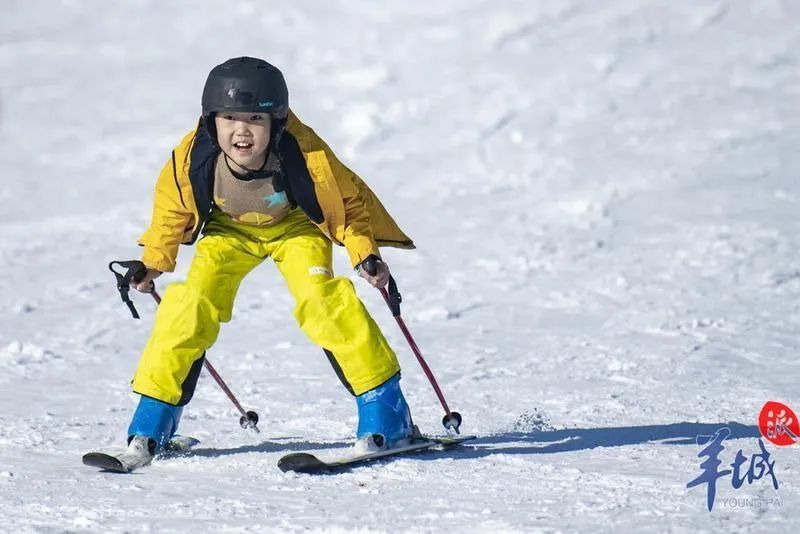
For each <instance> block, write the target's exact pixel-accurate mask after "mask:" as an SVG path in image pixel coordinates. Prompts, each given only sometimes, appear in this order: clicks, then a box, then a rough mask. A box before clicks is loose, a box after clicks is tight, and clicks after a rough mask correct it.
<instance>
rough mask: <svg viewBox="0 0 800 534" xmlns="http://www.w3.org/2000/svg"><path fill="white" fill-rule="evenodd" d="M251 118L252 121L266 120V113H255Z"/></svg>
mask: <svg viewBox="0 0 800 534" xmlns="http://www.w3.org/2000/svg"><path fill="white" fill-rule="evenodd" d="M250 120H251V121H263V120H264V115H253V116H251V117H250Z"/></svg>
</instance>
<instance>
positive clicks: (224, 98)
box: [202, 57, 289, 142]
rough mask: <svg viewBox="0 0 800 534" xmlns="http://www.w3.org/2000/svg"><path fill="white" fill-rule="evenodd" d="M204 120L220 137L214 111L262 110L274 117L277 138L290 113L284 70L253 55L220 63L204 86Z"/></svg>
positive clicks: (214, 133) (273, 123) (210, 129)
mask: <svg viewBox="0 0 800 534" xmlns="http://www.w3.org/2000/svg"><path fill="white" fill-rule="evenodd" d="M202 108H203V121H204V122H205V124H206V128H207V129H208V130H209V132H210V133H211V134H212V137H213V138H214V139H215V140H216V128H214V121H213V120H212V119H213V114H214V113H219V112H223V111H229V112H236V111H245V112H259V113H267V114H269V115H271V116H272V130H273V132H272V133H273V138H274V141H276V142H277V140H278V139H277V137H279V136H280V133H281V132H282V130H283V128H284V126H285V125H286V118H287V116H288V114H289V90H288V88H287V87H286V80H285V79H284V78H283V74H282V73H281V71H280V70H279V69H278V68H277V67H275V66H273V65H270V64H269V63H267V62H266V61H264V60H263V59H257V58H252V57H237V58H233V59H229V60H228V61H226V62H224V63H222V64H220V65H217V66H216V67H214V68H213V69H211V72H210V73H209V74H208V78H207V79H206V85H205V87H204V88H203V99H202Z"/></svg>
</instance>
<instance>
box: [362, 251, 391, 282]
mask: <svg viewBox="0 0 800 534" xmlns="http://www.w3.org/2000/svg"><path fill="white" fill-rule="evenodd" d="M356 270H357V271H358V275H359V276H360V277H361V278H363V279H364V280H366V281H367V282H369V283H370V284H371V285H372V286H374V287H378V288H380V287H385V286H386V284H388V283H389V276H390V273H389V266H388V265H386V263H384V261H383V260H382V259H380V258H379V257H377V256H375V255H372V256H370V257H369V258H367V259H366V260H364V261H362V262H361V263H359V264H358V267H356Z"/></svg>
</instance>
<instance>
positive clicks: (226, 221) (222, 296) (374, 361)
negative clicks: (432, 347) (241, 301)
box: [131, 209, 400, 405]
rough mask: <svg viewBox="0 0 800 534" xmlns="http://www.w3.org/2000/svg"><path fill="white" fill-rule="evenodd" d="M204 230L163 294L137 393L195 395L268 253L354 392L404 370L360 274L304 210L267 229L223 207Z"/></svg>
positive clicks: (299, 315)
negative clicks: (367, 301) (222, 331)
mask: <svg viewBox="0 0 800 534" xmlns="http://www.w3.org/2000/svg"><path fill="white" fill-rule="evenodd" d="M204 234H205V235H204V236H203V238H202V239H200V240H199V241H198V243H197V247H196V252H195V256H194V259H193V260H192V265H191V267H190V270H189V274H188V276H187V279H186V282H183V283H175V284H172V285H170V286H169V287H168V288H167V289H166V291H165V292H164V295H163V300H162V301H161V304H160V305H159V307H158V311H157V313H156V319H155V325H154V327H153V332H152V334H151V336H150V340H149V341H148V343H147V345H146V347H145V349H144V352H143V354H142V357H141V360H140V361H139V366H138V368H137V370H136V374H135V376H134V378H133V381H132V383H131V384H132V387H133V390H134V391H135V392H136V393H139V394H141V395H146V396H148V397H153V398H155V399H159V400H161V401H164V402H167V403H169V404H174V405H184V404H186V403H188V402H189V400H191V397H192V395H193V393H194V386H195V383H196V381H197V376H198V375H199V373H200V369H201V366H202V362H203V356H204V353H205V350H206V349H208V348H209V347H211V345H213V344H214V342H215V341H216V339H217V334H218V333H219V326H220V323H224V322H227V321H230V319H231V312H232V309H233V301H234V298H235V296H236V292H237V290H238V289H239V284H240V283H241V281H242V279H243V278H244V277H245V276H246V275H247V273H249V272H250V271H251V270H253V268H255V267H256V266H257V265H259V264H260V263H261V262H262V261H263V260H264V259H265V258H267V257H271V258H272V260H273V261H274V262H275V264H276V266H277V267H278V270H279V271H280V272H281V274H282V275H283V277H284V279H285V280H286V284H287V285H288V287H289V291H290V292H291V294H292V296H293V297H294V299H295V303H296V306H295V309H294V316H295V318H296V319H297V322H298V323H299V325H300V328H301V329H302V330H303V332H305V334H306V335H307V336H308V337H309V339H311V341H312V342H314V343H316V344H317V345H319V346H320V347H322V348H323V349H325V351H326V353H327V354H328V357H329V358H330V359H331V363H332V364H333V366H334V369H335V370H336V372H337V374H338V375H339V377H340V379H342V381H343V382H344V383H345V385H346V386H347V387H348V389H350V390H351V392H352V393H353V394H355V395H360V394H361V393H364V392H365V391H369V390H370V389H373V388H374V387H377V386H379V385H381V384H382V383H383V382H385V381H386V380H388V379H389V378H391V377H392V376H393V375H395V374H396V373H397V372H398V371H399V370H400V366H399V364H398V362H397V358H396V356H395V354H394V352H393V351H392V349H391V348H390V347H389V344H388V343H387V342H386V338H384V336H383V334H382V333H381V331H380V329H379V328H378V325H377V324H376V323H375V321H374V320H373V319H372V317H370V315H369V313H368V312H367V310H366V308H365V307H364V305H363V303H362V302H361V301H360V300H359V298H358V296H357V295H356V292H355V288H354V287H353V284H352V282H351V281H350V280H348V279H346V278H334V277H333V275H332V272H333V271H332V261H331V254H332V252H331V249H332V245H331V242H330V240H329V239H328V238H327V237H325V235H324V234H323V233H322V232H321V231H320V230H319V228H317V227H316V226H315V225H314V224H313V223H312V222H311V221H310V220H309V219H308V217H307V216H306V215H305V214H304V213H303V212H302V211H301V210H299V209H294V210H292V211H291V212H290V214H289V215H288V216H287V217H286V218H285V219H284V220H282V221H281V222H279V223H278V224H276V225H274V226H266V227H259V226H252V225H246V224H242V223H239V222H236V221H234V220H232V219H230V218H229V217H227V216H226V215H223V214H220V213H215V214H214V215H213V216H212V218H211V220H210V221H209V222H208V224H207V225H206V227H205V230H204ZM265 328H266V327H265ZM266 337H267V336H264V338H266ZM254 338H256V339H257V338H258V333H254Z"/></svg>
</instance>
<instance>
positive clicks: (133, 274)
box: [108, 261, 261, 433]
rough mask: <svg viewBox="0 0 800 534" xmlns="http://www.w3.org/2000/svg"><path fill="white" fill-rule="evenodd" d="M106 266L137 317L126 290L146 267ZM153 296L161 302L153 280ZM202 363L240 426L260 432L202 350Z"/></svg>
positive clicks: (134, 263) (138, 264)
mask: <svg viewBox="0 0 800 534" xmlns="http://www.w3.org/2000/svg"><path fill="white" fill-rule="evenodd" d="M114 264H117V265H120V266H121V267H125V268H127V269H128V271H127V272H126V273H125V274H124V275H123V274H120V273H118V272H117V271H115V270H114ZM108 268H109V269H110V270H111V272H112V273H114V275H115V276H116V277H117V289H118V290H119V292H120V296H121V297H122V302H124V303H125V304H126V305H127V306H128V309H130V311H131V314H132V315H133V318H134V319H138V318H139V314H138V313H137V311H136V308H135V307H134V306H133V302H132V301H131V300H130V297H129V296H128V292H129V291H130V282H131V280H133V281H136V280H137V279H141V276H143V275H144V273H145V272H146V271H147V267H145V265H144V263H142V262H140V261H112V262H111V263H109V264H108ZM148 293H150V295H151V296H152V297H153V300H155V301H156V304H161V295H159V294H158V292H157V291H156V285H155V283H153V282H150V291H149V292H148ZM202 358H203V365H204V366H205V368H206V371H208V373H209V374H210V375H211V376H212V377H213V378H214V380H215V381H216V382H217V384H218V385H219V387H220V388H221V389H222V391H224V392H225V394H226V395H227V396H228V398H229V399H230V400H231V402H232V403H233V405H234V406H236V409H237V410H239V413H240V414H242V417H241V418H239V424H240V425H241V426H242V428H244V429H247V428H252V429H253V430H255V431H256V432H257V433H261V431H260V430H259V429H258V426H257V425H258V414H257V413H256V412H254V411H252V410H251V411H245V409H244V408H242V405H241V404H240V403H239V400H238V399H237V398H236V395H234V394H233V392H232V391H231V390H230V388H229V387H228V385H227V384H226V383H225V380H223V379H222V376H221V375H220V374H219V373H218V372H217V370H216V369H215V368H214V366H213V365H211V362H210V361H208V358H207V357H206V353H205V352H203V356H202Z"/></svg>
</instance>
